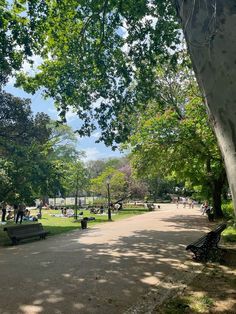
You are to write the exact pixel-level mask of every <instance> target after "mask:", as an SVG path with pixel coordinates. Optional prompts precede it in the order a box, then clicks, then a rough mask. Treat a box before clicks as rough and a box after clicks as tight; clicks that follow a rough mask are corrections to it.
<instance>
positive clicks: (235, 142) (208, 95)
mask: <svg viewBox="0 0 236 314" xmlns="http://www.w3.org/2000/svg"><path fill="white" fill-rule="evenodd" d="M175 4H176V7H177V11H178V15H179V17H180V19H181V23H182V27H183V31H184V35H185V39H186V42H187V45H188V50H189V53H190V57H191V59H192V63H193V67H194V71H195V74H196V78H197V80H198V83H199V85H200V88H201V89H202V91H203V94H204V97H205V100H206V104H207V107H208V110H209V116H210V120H211V121H212V125H213V128H214V131H215V134H216V137H217V140H218V143H219V147H220V149H221V152H222V156H223V159H224V162H225V167H226V172H227V177H228V182H229V186H230V190H231V193H232V199H233V204H234V212H235V214H236V86H235V84H236V83H235V82H236V36H235V34H236V4H235V0H217V1H216V0H205V1H203V0H196V1H192V0H176V1H175Z"/></svg>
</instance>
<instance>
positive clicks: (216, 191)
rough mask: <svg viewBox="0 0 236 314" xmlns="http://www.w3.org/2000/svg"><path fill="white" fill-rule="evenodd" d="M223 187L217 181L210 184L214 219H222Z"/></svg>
mask: <svg viewBox="0 0 236 314" xmlns="http://www.w3.org/2000/svg"><path fill="white" fill-rule="evenodd" d="M222 189H223V185H222V183H221V182H219V181H214V182H213V184H212V203H213V204H212V205H213V208H214V214H215V217H216V218H222V217H223V216H224V215H223V212H222V209H221V194H222Z"/></svg>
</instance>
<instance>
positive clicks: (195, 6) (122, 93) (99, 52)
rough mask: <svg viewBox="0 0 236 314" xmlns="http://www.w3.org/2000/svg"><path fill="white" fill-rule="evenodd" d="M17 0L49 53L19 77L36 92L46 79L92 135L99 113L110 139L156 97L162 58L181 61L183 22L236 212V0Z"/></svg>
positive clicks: (62, 106)
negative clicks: (36, 68) (34, 69)
mask: <svg viewBox="0 0 236 314" xmlns="http://www.w3.org/2000/svg"><path fill="white" fill-rule="evenodd" d="M14 3H15V6H16V7H17V6H20V8H21V10H20V13H18V14H17V12H16V10H15V11H14V14H16V16H17V17H19V16H23V17H24V16H27V17H29V21H32V20H33V21H35V22H37V25H36V26H38V27H36V28H35V29H36V30H35V33H34V34H35V36H36V38H39V44H38V46H41V47H40V48H41V49H40V50H39V49H38V51H37V52H38V53H39V54H40V55H41V56H42V58H43V59H44V62H43V63H42V65H41V66H40V68H39V72H38V73H36V75H35V77H33V78H29V79H28V80H27V79H26V78H25V76H24V75H21V76H20V77H19V80H18V84H21V85H24V87H25V89H26V90H27V91H30V92H35V90H36V89H37V88H39V87H40V86H43V87H44V90H45V93H46V95H47V96H50V97H53V98H54V99H55V102H56V105H57V107H58V109H59V110H60V113H61V116H62V118H63V119H64V117H65V113H66V111H67V110H68V108H69V106H72V107H74V108H75V110H76V112H77V113H78V115H79V116H80V118H82V119H83V120H84V124H83V126H82V128H81V130H80V134H86V135H90V134H91V132H92V131H93V130H94V128H95V123H94V118H95V119H97V121H98V123H99V125H100V127H101V129H102V133H101V137H100V139H101V140H104V141H105V143H106V144H107V145H111V144H112V143H114V142H115V143H121V142H122V141H123V140H124V138H125V137H126V136H127V134H129V133H130V113H132V112H138V111H139V109H140V107H139V106H140V103H141V104H145V99H146V101H147V100H150V98H153V97H154V95H155V92H156V89H155V86H154V84H153V82H152V77H153V69H155V66H156V64H158V63H163V62H166V60H167V59H168V60H170V62H171V63H172V64H174V63H176V62H177V60H178V49H179V44H180V38H181V32H180V24H179V22H180V23H181V25H182V29H183V31H184V35H185V39H186V42H187V45H188V49H189V53H190V56H191V59H192V62H193V67H194V71H195V74H196V77H197V79H198V83H199V85H200V87H201V88H202V91H203V94H204V96H205V99H206V102H207V106H208V108H209V111H210V112H209V114H210V116H211V119H212V125H213V128H214V130H215V133H216V136H217V139H218V142H219V145H220V147H221V151H222V154H223V158H224V161H225V165H226V169H227V175H228V179H229V185H230V188H231V192H232V197H233V200H234V204H235V211H236V155H235V146H236V140H235V134H236V125H235V119H234V118H233V117H234V116H235V111H236V106H235V104H234V98H235V90H234V79H235V76H236V70H235V66H234V64H235V49H236V48H235V47H236V45H235V44H234V43H235V38H234V29H235V18H236V17H235V14H234V12H235V3H234V0H219V1H213V0H207V1H202V2H201V3H199V2H196V1H183V0H173V1H171V0H161V1H160V0H155V1H153V2H150V1H147V0H139V1H136V2H134V1H133V0H129V1H125V2H123V1H112V0H110V1H109V0H104V1H99V2H98V1H96V0H91V1H81V2H80V5H79V6H78V2H77V1H76V0H73V1H71V0H70V1H69V0H62V1H60V2H58V1H50V2H49V3H48V2H47V3H45V1H43V0H41V1H37V5H36V4H35V1H23V5H20V3H21V2H20V1H18V0H16V1H14ZM26 3H28V4H30V5H29V6H28V7H27V6H26V5H25V4H26ZM5 4H6V3H4V7H5ZM32 6H34V10H33V13H32ZM23 12H24V14H22V13H23ZM35 17H36V18H35ZM27 21H28V20H27ZM33 25H34V24H33ZM42 25H43V26H44V27H42ZM27 26H28V27H29V28H30V26H29V25H27ZM26 29H27V27H26ZM37 30H38V31H37ZM4 31H5V34H8V30H4ZM39 34H40V35H39ZM42 39H43V40H42ZM36 42H37V41H36ZM40 44H41V45H40ZM65 56H66V57H65ZM94 103H96V106H94Z"/></svg>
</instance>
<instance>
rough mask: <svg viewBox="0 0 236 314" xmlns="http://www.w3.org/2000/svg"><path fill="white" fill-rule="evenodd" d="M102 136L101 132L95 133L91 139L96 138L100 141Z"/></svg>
mask: <svg viewBox="0 0 236 314" xmlns="http://www.w3.org/2000/svg"><path fill="white" fill-rule="evenodd" d="M100 136H101V132H99V131H97V132H94V133H93V134H92V135H91V137H93V138H96V139H98V138H99V137H100Z"/></svg>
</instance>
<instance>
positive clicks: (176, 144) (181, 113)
mask: <svg viewBox="0 0 236 314" xmlns="http://www.w3.org/2000/svg"><path fill="white" fill-rule="evenodd" d="M180 73H181V72H180ZM159 77H160V76H159ZM192 79H193V78H192ZM170 82H171V89H170V85H169V83H170ZM158 84H160V85H161V84H162V86H163V88H162V89H161V90H162V92H161V94H160V96H161V97H160V100H161V101H162V102H161V104H158V103H150V104H149V105H147V107H146V111H145V113H144V114H143V115H142V114H141V115H140V118H139V120H138V124H137V127H136V132H135V133H134V134H133V136H132V137H131V142H132V145H133V164H134V167H135V168H136V170H137V172H138V173H139V174H140V175H141V176H145V175H146V176H149V177H153V176H156V175H157V174H160V175H162V176H167V175H171V174H172V175H173V176H174V177H175V178H176V180H179V181H180V182H181V181H185V182H187V183H188V187H192V188H193V187H194V186H201V188H202V190H203V191H204V192H205V197H207V198H208V199H210V200H212V202H213V207H214V210H215V213H216V216H218V217H222V215H223V214H222V210H221V194H222V192H223V188H224V186H225V184H226V174H225V169H224V165H223V161H222V158H221V154H220V151H219V149H218V146H217V142H216V138H215V135H214V133H213V131H212V129H211V127H210V125H209V119H208V117H207V114H206V107H205V106H204V104H203V102H202V97H201V96H198V95H197V94H196V93H197V89H196V88H195V82H194V81H193V80H191V76H190V77H188V76H187V77H186V79H185V80H183V76H179V75H178V76H176V75H174V73H173V72H168V71H167V72H166V73H165V72H164V77H163V78H162V79H159V80H158ZM171 100H172V101H171Z"/></svg>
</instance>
